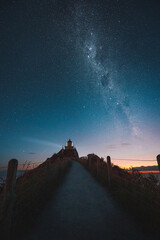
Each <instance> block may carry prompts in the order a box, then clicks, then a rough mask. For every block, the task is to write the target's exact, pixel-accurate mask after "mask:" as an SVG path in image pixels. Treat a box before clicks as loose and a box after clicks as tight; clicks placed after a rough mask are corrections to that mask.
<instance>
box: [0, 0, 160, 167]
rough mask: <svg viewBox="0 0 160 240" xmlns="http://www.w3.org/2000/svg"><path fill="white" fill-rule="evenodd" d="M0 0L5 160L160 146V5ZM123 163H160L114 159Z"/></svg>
mask: <svg viewBox="0 0 160 240" xmlns="http://www.w3.org/2000/svg"><path fill="white" fill-rule="evenodd" d="M158 2H159V1H156V0H152V1H151V0H141V1H140V0H129V1H127V0H105V1H102V0H101V1H100V0H94V1H91V0H88V1H79V0H77V1H76V0H74V1H70V0H66V1H64V0H63V1H60V0H57V1H56V0H43V1H42V0H34V1H33V0H26V1H21V0H17V1H16V0H15V1H7V0H4V1H3V0H1V2H0V163H1V164H2V165H3V164H6V163H7V162H8V160H10V159H11V158H17V159H18V160H19V161H20V162H24V161H25V160H28V161H32V162H36V161H37V162H38V161H43V160H45V159H46V158H47V157H50V156H51V155H52V154H53V153H55V152H58V151H59V150H60V148H61V147H62V145H64V144H65V142H66V141H67V140H68V139H69V138H71V139H72V140H73V142H74V144H75V146H76V147H77V150H78V152H79V155H80V156H83V155H87V154H89V153H93V152H94V153H96V154H98V155H99V156H102V157H105V156H107V155H110V156H111V157H112V158H118V159H119V158H120V159H124V158H125V159H149V160H150V159H155V158H156V155H158V154H159V153H160V43H159V40H160V14H159V12H160V3H158ZM114 163H116V164H119V165H121V166H131V165H137V166H138V165H152V164H155V162H143V163H142V162H127V161H124V162H123V161H122V160H121V161H114Z"/></svg>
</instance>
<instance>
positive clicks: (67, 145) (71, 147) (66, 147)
mask: <svg viewBox="0 0 160 240" xmlns="http://www.w3.org/2000/svg"><path fill="white" fill-rule="evenodd" d="M73 148H74V146H73V142H72V141H71V139H69V140H68V142H67V143H66V146H65V149H73Z"/></svg>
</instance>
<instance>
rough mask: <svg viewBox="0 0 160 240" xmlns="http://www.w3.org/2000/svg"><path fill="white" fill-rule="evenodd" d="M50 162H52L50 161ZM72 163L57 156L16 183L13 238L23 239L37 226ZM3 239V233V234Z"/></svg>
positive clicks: (1, 196)
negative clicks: (41, 214) (44, 209)
mask: <svg viewBox="0 0 160 240" xmlns="http://www.w3.org/2000/svg"><path fill="white" fill-rule="evenodd" d="M49 160H50V161H49ZM70 166H71V161H69V160H62V159H61V158H59V157H58V156H57V155H56V154H55V155H53V157H52V158H50V159H48V160H47V161H46V162H44V163H43V164H41V165H39V166H38V167H37V168H35V169H33V170H30V171H27V172H26V173H25V174H24V175H22V176H20V177H19V178H17V180H16V189H15V194H16V196H15V202H14V208H13V214H12V229H11V235H12V237H11V239H21V236H23V235H25V234H27V233H28V232H29V231H30V229H31V228H32V227H33V226H34V224H35V222H36V219H37V217H38V215H39V213H40V212H41V210H42V209H43V208H44V206H45V204H46V202H47V201H48V200H49V199H50V198H51V197H52V196H53V193H54V190H56V188H57V187H58V186H59V185H60V183H62V181H63V179H64V176H65V174H66V172H67V170H68V169H69V167H70ZM0 206H1V209H0V210H1V211H0V218H1V225H0V226H1V227H2V230H3V229H4V227H5V226H4V224H3V223H4V219H3V216H4V215H3V214H2V213H3V209H2V206H3V192H2V193H1V194H0ZM1 236H2V234H1Z"/></svg>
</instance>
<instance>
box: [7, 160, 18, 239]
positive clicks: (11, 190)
mask: <svg viewBox="0 0 160 240" xmlns="http://www.w3.org/2000/svg"><path fill="white" fill-rule="evenodd" d="M17 167H18V161H17V160H16V159H11V160H10V161H9V163H8V169H7V178H6V184H5V187H4V235H5V239H7V240H8V239H10V235H11V226H12V212H13V205H14V197H15V185H16V174H17Z"/></svg>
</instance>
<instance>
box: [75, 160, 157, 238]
mask: <svg viewBox="0 0 160 240" xmlns="http://www.w3.org/2000/svg"><path fill="white" fill-rule="evenodd" d="M79 161H80V163H81V164H82V165H83V166H84V167H85V168H86V169H87V170H88V171H89V172H90V173H91V174H92V175H93V177H94V178H96V179H97V181H98V182H99V183H100V184H102V185H103V186H104V187H108V189H109V191H110V193H111V195H112V196H113V198H114V199H116V200H117V202H119V203H120V205H121V206H122V207H123V209H124V210H126V211H127V212H128V213H129V215H130V216H132V217H133V219H134V220H135V222H137V223H138V224H139V226H141V228H142V230H143V231H144V232H145V233H147V234H150V235H152V239H154V238H155V239H159V234H160V228H159V227H158V226H159V225H160V185H159V184H158V180H157V178H156V177H155V176H154V175H152V174H150V176H149V177H148V178H146V177H144V176H143V175H142V174H140V173H139V172H138V171H133V172H132V173H128V171H126V170H122V169H120V168H119V167H118V166H113V165H112V184H111V187H109V185H108V174H107V163H106V162H104V161H102V159H100V158H97V159H96V160H95V157H93V159H91V160H90V162H89V160H87V159H84V158H80V160H79ZM97 161H98V163H97ZM97 166H98V170H97Z"/></svg>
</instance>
